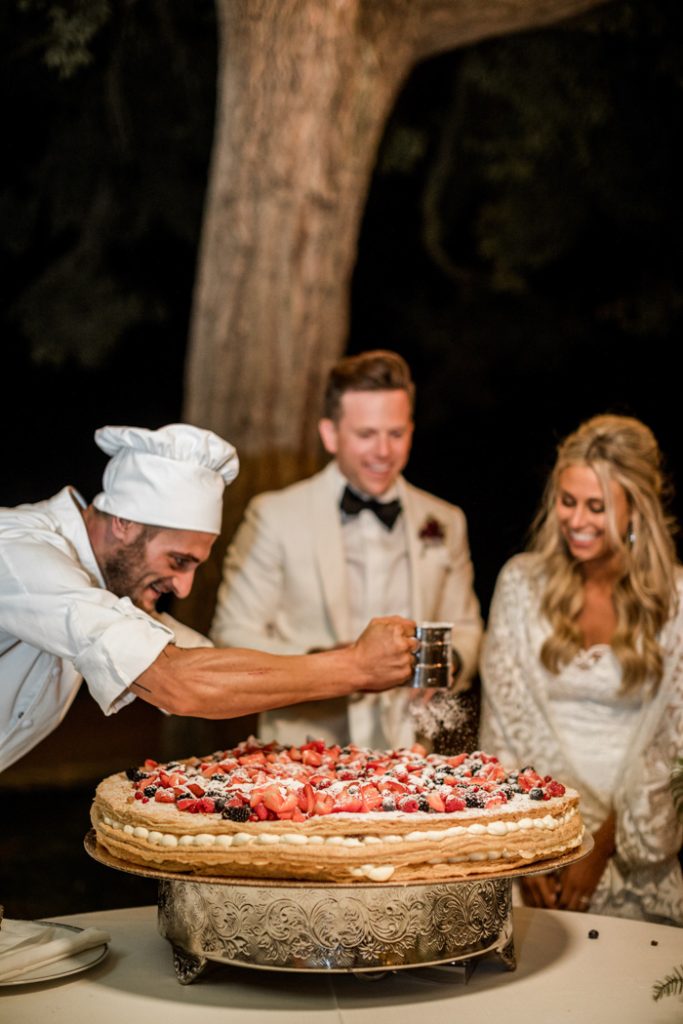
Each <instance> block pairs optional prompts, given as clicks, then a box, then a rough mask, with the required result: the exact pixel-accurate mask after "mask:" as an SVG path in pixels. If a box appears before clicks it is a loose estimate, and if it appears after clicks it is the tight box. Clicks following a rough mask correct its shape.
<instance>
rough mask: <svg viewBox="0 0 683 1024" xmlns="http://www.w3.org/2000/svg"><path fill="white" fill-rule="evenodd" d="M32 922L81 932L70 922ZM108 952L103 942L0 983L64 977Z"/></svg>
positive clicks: (100, 958)
mask: <svg viewBox="0 0 683 1024" xmlns="http://www.w3.org/2000/svg"><path fill="white" fill-rule="evenodd" d="M33 923H34V924H38V925H43V926H44V927H45V928H63V929H64V930H65V931H67V932H82V931H83V929H82V928H76V927H75V926H74V925H72V924H60V923H59V922H58V921H34V922H33ZM108 952H109V946H108V945H107V943H106V942H103V943H102V945H101V946H93V947H92V948H91V949H84V950H82V951H81V952H80V953H74V955H73V956H65V957H63V958H62V959H61V960H57V961H55V963H53V964H46V965H45V966H44V967H36V968H35V970H33V971H25V972H24V974H21V975H20V976H19V977H18V978H10V979H9V980H8V981H0V985H30V984H35V983H36V982H39V981H53V980H54V979H55V978H65V977H67V976H68V975H69V974H79V973H80V972H81V971H87V970H88V968H89V967H94V966H95V964H99V963H100V962H101V961H102V960H104V958H105V956H106V955H107V953H108Z"/></svg>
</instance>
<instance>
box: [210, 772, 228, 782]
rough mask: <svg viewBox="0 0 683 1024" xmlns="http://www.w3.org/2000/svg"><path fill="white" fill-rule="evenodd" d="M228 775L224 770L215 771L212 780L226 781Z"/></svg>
mask: <svg viewBox="0 0 683 1024" xmlns="http://www.w3.org/2000/svg"><path fill="white" fill-rule="evenodd" d="M227 777H228V776H227V775H223V773H222V772H214V774H213V775H212V776H211V781H212V782H225V780H226V779H227Z"/></svg>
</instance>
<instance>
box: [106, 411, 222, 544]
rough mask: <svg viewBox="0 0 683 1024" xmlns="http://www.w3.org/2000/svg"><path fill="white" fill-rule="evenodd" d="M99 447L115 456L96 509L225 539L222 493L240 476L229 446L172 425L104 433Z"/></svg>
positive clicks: (194, 429) (110, 429)
mask: <svg viewBox="0 0 683 1024" xmlns="http://www.w3.org/2000/svg"><path fill="white" fill-rule="evenodd" d="M95 443H96V444H97V445H98V446H99V447H100V448H101V449H102V451H104V452H106V453H107V455H111V459H110V460H109V462H108V463H107V466H106V468H105V470H104V477H103V479H102V488H103V489H102V491H101V493H100V494H98V495H97V497H96V498H95V499H94V501H93V505H94V506H95V508H97V509H99V510H100V511H101V512H108V513H109V514H110V515H112V516H121V517H122V518H123V519H131V520H133V522H136V523H145V524H147V525H150V526H164V527H170V528H172V529H176V530H201V531H202V532H204V533H220V531H221V518H222V509H223V490H224V488H225V486H226V485H227V484H229V483H230V482H231V481H232V480H234V479H235V477H236V476H237V472H238V470H239V461H238V458H237V452H236V451H235V449H234V448H233V446H232V445H231V444H228V442H227V441H224V440H223V439H222V438H220V437H218V435H217V434H213V433H212V432H211V431H210V430H202V429H200V428H199V427H191V426H189V424H187V423H171V424H169V425H168V426H166V427H160V428H159V430H146V429H145V428H144V427H100V429H99V430H96V431H95Z"/></svg>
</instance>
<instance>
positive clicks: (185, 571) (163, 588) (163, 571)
mask: <svg viewBox="0 0 683 1024" xmlns="http://www.w3.org/2000/svg"><path fill="white" fill-rule="evenodd" d="M128 526H129V527H130V529H129V531H128V536H127V537H126V538H124V539H123V540H122V541H121V542H120V543H119V545H118V546H117V547H116V548H115V549H114V550H113V551H112V553H111V554H110V555H109V557H108V558H107V559H106V560H105V562H104V566H103V570H102V571H103V575H104V579H105V583H106V585H107V589H108V590H111V592H112V593H113V594H116V596H117V597H129V598H130V599H131V601H132V602H133V604H135V605H137V607H138V608H142V610H143V611H145V612H152V611H154V609H155V607H156V604H157V601H158V600H159V598H160V597H161V595H162V594H173V595H174V596H175V597H187V595H188V594H189V593H190V591H191V589H192V584H193V582H194V574H195V572H196V571H197V568H198V567H199V566H200V565H201V564H202V562H205V561H206V560H207V558H208V557H209V553H210V551H211V548H212V546H213V542H214V541H215V539H216V536H215V534H213V533H202V532H199V531H194V530H169V529H156V528H150V527H145V526H141V525H140V524H139V523H129V524H128Z"/></svg>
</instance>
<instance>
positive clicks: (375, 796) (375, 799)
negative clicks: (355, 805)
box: [360, 785, 382, 811]
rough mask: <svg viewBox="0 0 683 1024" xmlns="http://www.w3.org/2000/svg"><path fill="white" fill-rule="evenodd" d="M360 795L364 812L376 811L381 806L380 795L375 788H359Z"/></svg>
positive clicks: (368, 786) (369, 786)
mask: <svg viewBox="0 0 683 1024" xmlns="http://www.w3.org/2000/svg"><path fill="white" fill-rule="evenodd" d="M360 793H361V800H362V801H363V810H364V811H376V810H378V809H379V808H380V807H381V806H382V794H381V793H380V791H379V790H378V789H377V787H376V786H372V785H365V786H361V787H360Z"/></svg>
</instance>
